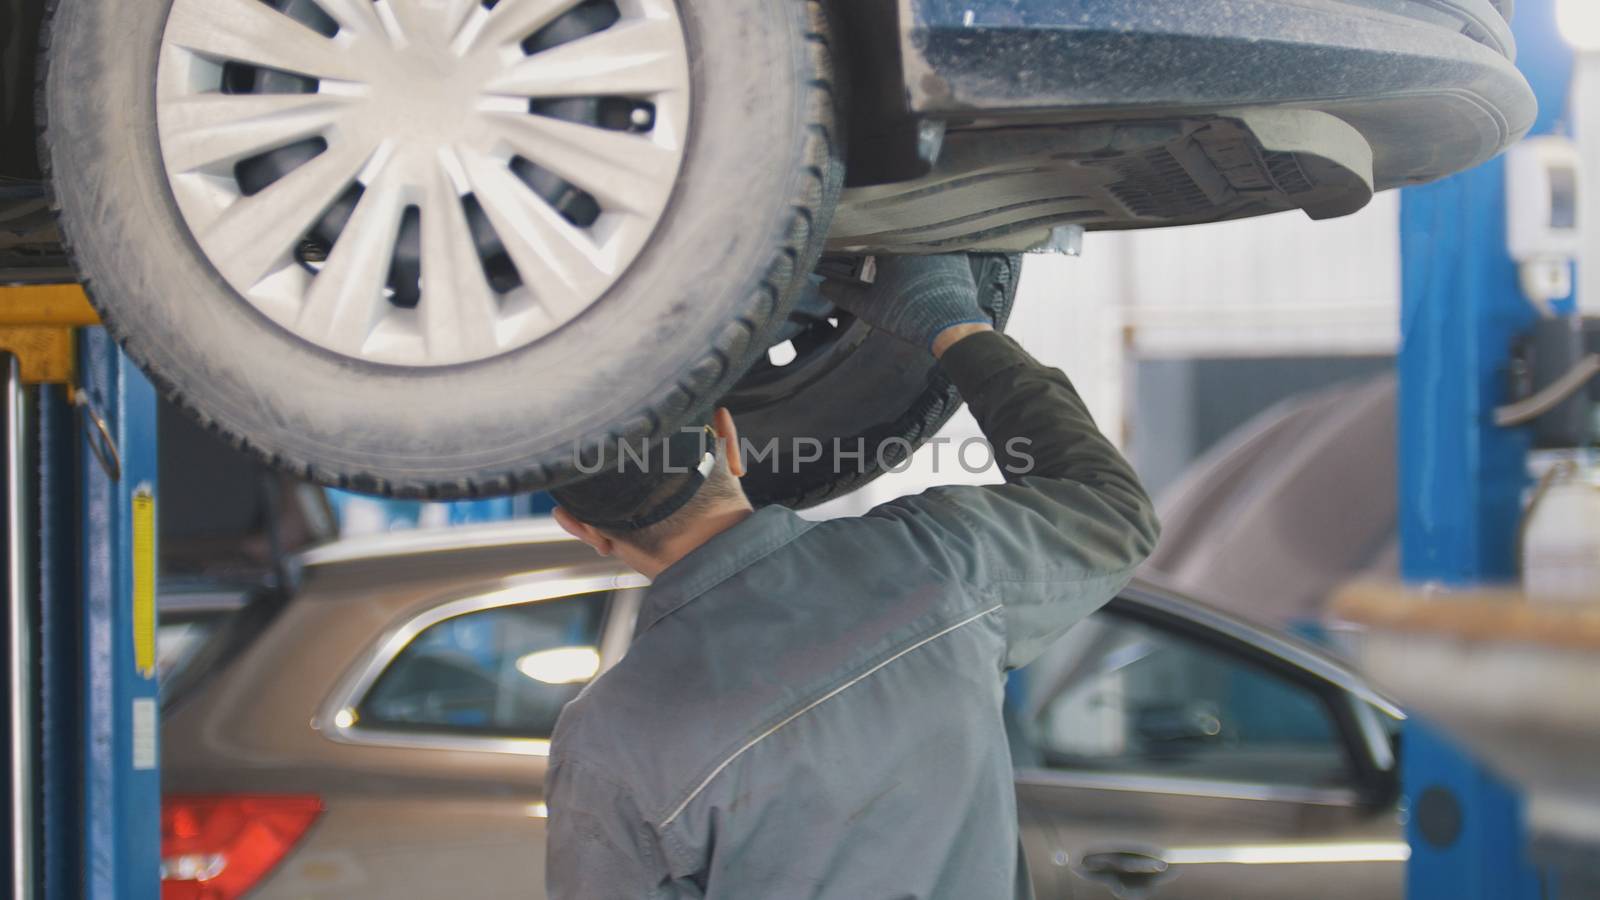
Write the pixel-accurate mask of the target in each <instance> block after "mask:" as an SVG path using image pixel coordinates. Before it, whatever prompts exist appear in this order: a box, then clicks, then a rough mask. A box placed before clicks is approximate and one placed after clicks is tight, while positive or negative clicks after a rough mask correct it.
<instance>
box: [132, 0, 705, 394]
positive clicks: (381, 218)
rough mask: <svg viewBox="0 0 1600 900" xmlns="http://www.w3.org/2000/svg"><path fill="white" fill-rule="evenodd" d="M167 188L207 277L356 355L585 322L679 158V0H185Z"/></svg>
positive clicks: (178, 30)
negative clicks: (212, 274) (209, 271)
mask: <svg viewBox="0 0 1600 900" xmlns="http://www.w3.org/2000/svg"><path fill="white" fill-rule="evenodd" d="M156 103H157V117H158V126H159V131H160V140H161V151H162V155H163V157H164V160H165V165H166V170H167V176H168V179H169V181H170V183H171V185H172V191H173V195H174V196H175V198H176V199H177V203H178V207H179V209H180V210H181V211H182V214H183V217H184V219H185V221H186V222H187V224H188V226H189V229H190V231H191V232H192V233H193V234H194V237H195V239H196V241H197V242H198V243H199V245H200V247H201V249H202V250H203V251H204V252H205V254H206V256H207V257H208V258H209V259H210V261H211V263H212V265H213V266H215V267H216V269H217V271H218V272H220V273H221V274H222V276H223V277H224V278H225V279H227V281H228V283H229V284H230V285H232V286H233V288H234V289H235V290H237V291H238V292H239V293H240V294H241V295H242V296H244V297H245V298H246V299H247V300H248V301H249V302H250V303H252V304H254V305H255V306H256V307H257V308H258V309H260V310H261V311H262V312H263V313H265V314H266V315H267V316H269V317H270V318H272V319H273V320H275V321H277V322H278V323H280V324H281V325H283V326H284V327H285V328H288V329H289V330H290V331H292V332H294V333H295V334H297V335H299V336H300V337H302V338H304V339H305V340H307V341H310V342H311V343H313V344H316V345H317V346H320V347H323V348H325V349H327V350H331V351H334V352H336V353H340V354H343V355H345V356H350V357H356V358H360V359H366V360H372V361H375V362H383V363H391V364H398V365H411V366H436V365H448V364H453V363H461V362H468V361H472V360H477V359H483V358H486V357H489V356H493V355H496V354H499V353H503V352H505V351H508V350H511V349H515V348H517V347H520V346H524V345H526V344H529V343H531V342H533V341H535V340H538V339H539V338H540V337H543V336H544V335H547V334H549V333H550V332H552V331H554V330H555V329H557V328H559V327H561V326H562V325H563V324H565V323H567V322H569V321H571V320H572V319H573V317H575V316H577V315H578V314H579V313H581V312H583V311H584V310H585V309H587V308H588V307H589V306H591V305H592V304H593V303H594V302H595V301H596V300H598V299H599V298H600V296H601V295H602V294H604V293H605V292H606V291H607V290H608V289H609V288H610V287H611V286H612V285H613V284H615V283H616V281H617V279H618V278H620V277H621V276H622V274H623V272H624V271H625V270H626V269H627V268H628V266H629V264H631V263H632V262H633V260H634V259H635V258H636V257H637V256H638V255H639V252H640V251H641V250H642V249H643V247H644V245H645V242H646V241H647V240H648V239H649V237H650V235H651V233H652V232H653V231H654V230H655V228H656V226H657V224H658V223H659V222H660V220H661V216H662V214H663V212H664V211H665V209H666V206H667V201H668V199H669V198H670V196H671V193H672V188H673V183H674V181H675V180H676V178H677V175H678V171H679V168H680V167H681V165H682V162H683V153H684V144H685V138H686V135H687V129H688V124H689V122H688V120H689V64H688V51H687V48H686V45H685V41H684V35H683V28H682V25H681V23H680V22H679V20H678V13H677V9H676V7H675V6H674V2H673V0H498V2H494V0H175V2H174V3H173V5H172V12H171V16H170V18H169V19H168V21H167V28H166V34H165V42H164V46H163V48H162V57H161V65H160V72H159V74H158V78H157V92H156Z"/></svg>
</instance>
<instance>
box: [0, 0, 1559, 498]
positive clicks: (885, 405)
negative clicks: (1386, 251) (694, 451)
mask: <svg viewBox="0 0 1600 900" xmlns="http://www.w3.org/2000/svg"><path fill="white" fill-rule="evenodd" d="M1510 12H1511V10H1510V3H1509V2H1508V0H1498V2H1495V0H1228V2H1220V0H1219V2H1210V3H1206V2H1195V0H960V2H957V0H378V2H377V3H366V2H361V0H160V2H159V3H157V4H156V7H155V10H154V14H150V13H148V12H143V11H141V12H139V13H138V14H135V12H134V11H132V10H131V9H130V8H128V7H123V6H118V5H115V4H104V3H101V2H97V0H53V2H49V3H47V2H46V0H4V2H3V3H0V49H3V51H4V52H3V58H0V101H3V106H0V125H3V126H4V129H3V132H0V134H3V137H0V280H3V281H5V282H8V283H11V284H20V283H29V282H32V283H59V282H68V281H74V280H76V281H79V282H81V283H83V284H84V285H85V286H86V291H87V293H88V295H89V299H90V301H91V302H92V303H93V304H95V306H96V307H97V308H98V309H99V311H100V313H101V315H102V317H103V319H104V320H105V321H106V322H107V323H108V325H109V326H110V327H111V329H112V331H113V332H114V333H115V335H116V337H117V338H118V339H119V340H120V341H121V343H122V346H123V347H124V349H125V350H126V351H127V352H128V353H129V355H130V356H131V357H132V358H133V359H134V360H135V362H137V363H138V364H139V365H140V366H141V367H142V368H143V369H144V370H145V372H146V373H147V374H149V375H150V376H151V377H152V379H153V380H154V381H155V382H156V383H157V385H158V386H159V387H160V388H161V390H162V391H163V392H164V393H165V394H166V395H167V396H168V397H169V398H170V399H172V400H174V401H175V402H177V403H178V404H179V405H180V406H181V407H183V408H185V409H187V410H189V411H190V412H191V413H193V414H194V415H195V416H196V418H197V419H198V420H200V421H201V422H202V423H204V424H206V425H207V426H208V427H211V428H213V429H215V430H217V431H218V432H220V433H222V434H224V435H225V436H227V437H228V438H229V439H230V440H232V441H233V442H234V443H235V445H236V446H239V447H241V448H245V449H248V450H252V451H254V452H255V453H256V454H257V455H258V456H259V457H261V458H263V459H265V460H268V461H270V462H272V463H273V464H275V465H278V466H281V467H282V468H284V469H287V470H289V471H291V472H293V473H295V474H298V475H300V476H302V477H306V478H309V479H312V480H315V481H319V482H322V483H325V484H332V485H339V486H343V487H350V488H355V489H358V490H365V491H371V492H375V493H383V494H391V495H398V496H408V497H431V498H441V499H443V498H453V497H470V496H483V495H493V494H505V493H514V492H521V491H531V490H539V489H543V488H548V487H551V486H554V485H559V484H561V483H564V482H566V481H569V480H571V479H573V478H576V477H578V470H579V467H578V465H577V462H576V461H577V459H578V457H579V456H580V455H585V454H587V455H593V454H594V453H598V452H600V451H601V449H602V448H603V447H604V446H605V445H606V444H607V442H608V441H610V440H611V439H612V438H615V437H630V438H631V437H659V436H662V435H664V434H666V433H668V432H670V431H671V430H672V429H674V428H676V427H678V426H680V425H682V424H684V423H685V422H687V421H689V420H690V419H691V418H695V417H697V416H701V415H703V414H705V413H706V412H707V411H709V409H710V408H711V407H713V406H715V405H719V404H725V405H729V406H731V407H734V408H736V409H739V410H743V411H744V412H746V413H747V414H750V415H752V416H753V415H754V412H753V411H754V410H760V411H761V415H762V416H764V417H765V419H764V421H763V423H762V425H763V428H766V429H768V431H767V432H765V433H767V434H768V435H769V436H773V437H793V438H804V439H808V440H820V441H833V440H839V441H854V440H857V439H864V438H867V437H876V438H878V439H882V438H884V437H895V438H897V439H903V440H905V441H906V442H907V445H908V446H910V447H915V446H918V445H920V444H921V443H922V442H923V441H925V440H927V439H928V438H929V437H930V436H931V435H932V434H933V433H934V432H935V431H937V429H938V428H939V427H941V426H942V425H943V423H944V422H945V421H947V420H948V419H949V417H950V416H951V415H952V414H953V413H954V411H955V409H956V407H957V406H958V404H959V398H956V397H954V396H952V395H951V394H950V391H949V388H948V385H947V384H946V383H944V382H943V381H941V380H940V379H939V378H938V375H937V372H936V371H935V367H934V363H933V361H932V360H931V359H928V358H926V355H925V354H922V355H918V354H910V355H907V354H906V353H905V352H904V350H905V348H903V347H898V346H896V345H895V344H894V342H893V340H892V339H891V338H889V337H886V336H885V335H882V334H878V333H876V332H874V331H873V330H872V329H869V328H866V327H865V326H862V325H861V323H859V322H857V321H856V320H855V319H854V318H853V317H852V316H849V315H845V314H843V313H841V311H840V310H838V309H836V308H834V307H833V305H832V304H831V303H830V302H829V301H828V300H827V298H826V291H824V290H822V289H823V287H824V286H825V283H826V282H827V281H829V280H837V279H840V278H845V279H855V280H861V279H865V280H866V281H870V273H871V272H873V271H876V270H877V267H876V265H875V263H874V262H873V258H875V257H891V256H910V257H928V256H941V255H948V254H966V255H968V256H969V257H970V259H969V262H970V263H971V266H970V269H971V271H972V272H973V276H974V280H973V282H972V283H971V284H970V285H968V284H960V285H954V286H953V289H958V290H976V291H978V292H979V293H980V294H981V295H982V296H981V298H980V305H982V306H983V308H984V309H985V310H986V311H987V312H988V313H989V314H990V315H991V316H992V317H993V318H994V320H995V322H996V324H997V325H1003V324H1004V321H1005V318H1006V316H1007V314H1008V313H1009V310H1010V305H1011V302H1012V299H1013V298H1014V297H1015V294H1016V284H1017V273H1018V271H1019V265H1020V264H1019V263H1018V261H1017V260H1016V259H1015V258H1014V255H1015V254H1020V253H1022V252H1025V251H1029V250H1034V249H1065V250H1070V249H1071V247H1072V246H1073V245H1074V243H1075V242H1076V241H1077V240H1078V239H1079V237H1080V236H1081V233H1082V232H1083V231H1103V230H1125V229H1141V228H1159V227H1170V226H1179V225H1191V224H1199V223H1206V222H1219V221H1224V220H1230V219H1240V218H1246V217H1251V216H1261V215H1266V214H1271V213H1278V212H1285V211H1291V210H1299V211H1301V212H1303V213H1305V214H1306V215H1308V216H1310V217H1312V218H1314V219H1326V218H1333V217H1337V216H1343V215H1348V214H1350V213H1353V212H1355V211H1357V210H1359V209H1361V208H1362V207H1364V206H1365V205H1366V204H1367V203H1368V202H1369V201H1370V200H1371V198H1372V196H1373V194H1374V193H1375V192H1377V191H1382V190H1387V189H1390V188H1396V187H1402V186H1405V185H1412V184H1421V183H1425V182H1430V181H1434V180H1437V179H1439V178H1443V177H1445V176H1448V175H1450V174H1453V173H1455V172H1458V171H1462V170H1464V169H1467V168H1470V167H1472V166H1475V165H1478V164H1479V163H1482V162H1484V161H1486V160H1488V159H1490V158H1492V157H1493V156H1494V155H1496V154H1497V153H1499V152H1501V151H1503V150H1504V149H1505V148H1506V147H1508V146H1509V145H1510V144H1511V143H1513V142H1514V141H1516V140H1518V139H1519V138H1520V137H1521V136H1522V135H1523V134H1524V133H1525V132H1526V131H1527V130H1528V129H1529V128H1530V127H1531V125H1532V122H1533V120H1534V116H1535V112H1536V103H1535V100H1534V97H1533V94H1532V91H1531V89H1530V88H1529V86H1528V84H1527V82H1526V81H1525V80H1524V79H1523V77H1522V75H1521V74H1520V73H1519V72H1518V71H1517V69H1516V67H1515V65H1514V61H1513V60H1514V55H1515V46H1514V41H1513V39H1512V35H1511V31H1510V26H1509V24H1508V18H1507V17H1508V16H1509V14H1510ZM40 41H43V43H40ZM36 47H48V48H49V49H48V52H45V53H42V54H41V53H40V52H39V51H38V50H36V49H35V48H36ZM36 73H42V75H39V74H36ZM756 73H759V74H760V76H761V77H752V76H753V75H754V74H756ZM36 107H37V108H36ZM733 198H738V199H737V200H734V199H733ZM824 255H826V256H824ZM917 262H918V263H919V264H923V265H925V266H928V267H936V266H937V265H938V262H937V261H936V260H921V259H919V260H918V261H917ZM889 268H894V267H889ZM950 271H957V270H956V269H951V270H950ZM906 278H907V279H908V280H907V281H906V283H907V284H911V283H915V280H914V279H913V278H911V276H909V275H908V276H906ZM963 281H964V278H963ZM893 288H894V285H888V286H883V285H878V286H876V289H878V290H880V291H882V292H884V293H888V292H890V291H891V290H892V289H893ZM201 311H203V312H204V315H197V313H199V312H201ZM785 344H788V345H790V348H791V350H792V351H793V352H791V353H790V354H789V355H788V357H787V361H783V362H771V361H770V360H769V352H770V351H772V350H776V349H780V348H781V347H782V345H785ZM575 373H582V374H581V376H580V375H578V374H575ZM333 384H339V385H340V386H341V388H342V389H341V390H339V391H330V390H328V388H329V387H330V386H331V385H333ZM522 384H540V385H549V386H550V388H549V389H546V390H539V391H515V390H508V386H512V385H522ZM846 388H848V390H846ZM841 391H844V393H841ZM462 398H471V399H470V400H469V401H466V402H463V400H462ZM843 398H847V399H843ZM813 468H814V469H815V471H810V472H805V473H801V472H799V471H796V472H795V473H792V477H789V478H786V479H783V480H782V483H779V484H774V485H772V486H771V491H770V493H763V494H762V496H760V497H759V498H758V499H759V500H761V501H762V502H774V503H787V504H792V505H805V504H808V503H814V502H820V500H822V499H824V498H826V497H828V496H832V495H834V494H837V493H839V492H841V491H845V490H850V489H853V488H854V487H855V486H859V485H860V484H862V483H865V481H867V480H870V479H871V478H872V477H875V476H876V475H877V474H878V472H879V470H878V469H874V470H873V471H872V472H870V473H866V474H865V476H864V477H862V478H852V479H845V478H841V477H839V475H838V473H836V472H833V471H831V470H829V469H828V468H827V467H826V466H820V465H818V466H813Z"/></svg>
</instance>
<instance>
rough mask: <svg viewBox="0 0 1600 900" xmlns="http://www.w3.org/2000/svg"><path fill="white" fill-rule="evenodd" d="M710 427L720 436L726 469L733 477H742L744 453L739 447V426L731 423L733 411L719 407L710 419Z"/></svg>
mask: <svg viewBox="0 0 1600 900" xmlns="http://www.w3.org/2000/svg"><path fill="white" fill-rule="evenodd" d="M711 427H712V428H713V429H714V430H715V431H716V432H717V436H718V437H720V438H722V450H723V456H725V457H727V460H728V471H729V472H732V473H733V477H735V478H743V477H744V473H745V467H744V454H743V453H742V452H740V447H739V428H738V426H736V425H734V424H733V413H731V412H728V408H727V407H726V406H723V407H719V408H718V409H717V414H716V415H715V416H714V417H712V419H711Z"/></svg>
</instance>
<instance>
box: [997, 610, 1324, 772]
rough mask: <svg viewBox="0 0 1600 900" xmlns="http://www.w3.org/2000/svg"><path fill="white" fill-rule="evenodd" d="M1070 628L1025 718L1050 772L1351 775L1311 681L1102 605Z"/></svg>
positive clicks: (1037, 686)
mask: <svg viewBox="0 0 1600 900" xmlns="http://www.w3.org/2000/svg"><path fill="white" fill-rule="evenodd" d="M1080 632H1081V633H1079V634H1076V635H1074V636H1073V637H1074V638H1075V640H1074V641H1073V642H1072V643H1073V646H1072V648H1071V651H1072V652H1071V653H1070V654H1069V658H1068V659H1067V660H1066V661H1065V662H1059V661H1058V665H1057V666H1056V668H1055V669H1054V671H1053V673H1051V675H1050V677H1049V678H1048V681H1047V683H1045V684H1033V685H1030V688H1031V689H1032V690H1035V691H1045V692H1046V693H1044V694H1041V695H1040V696H1041V697H1043V698H1044V702H1042V703H1039V704H1037V705H1036V707H1035V712H1034V715H1033V717H1032V718H1031V720H1030V721H1028V722H1027V723H1026V725H1025V729H1024V730H1025V731H1026V737H1025V739H1026V740H1028V741H1029V742H1030V743H1031V744H1032V748H1031V749H1032V750H1033V751H1034V755H1035V759H1034V760H1033V764H1035V765H1041V766H1043V767H1045V768H1050V769H1061V770H1077V771H1098V772H1111V773H1125V774H1139V775H1165V776H1174V777H1187V778H1204V779H1214V780H1226V781H1242V782H1253V783H1268V784H1288V785H1299V786H1334V785H1339V784H1344V783H1347V782H1348V780H1349V774H1348V762H1347V759H1346V755H1345V752H1344V748H1343V745H1342V743H1341V741H1340V738H1339V733H1340V732H1339V729H1338V727H1337V725H1336V723H1335V721H1334V719H1333V715H1332V712H1331V711H1330V710H1329V708H1328V705H1327V704H1326V703H1325V702H1324V701H1323V699H1322V698H1321V697H1320V696H1319V695H1318V694H1317V693H1316V692H1315V691H1313V690H1312V689H1310V688H1309V687H1306V686H1304V685H1302V684H1300V683H1298V682H1295V681H1292V680H1290V679H1288V678H1286V677H1284V676H1283V675H1282V674H1281V673H1278V672H1275V671H1273V670H1272V669H1269V668H1267V667H1266V666H1263V665H1259V664H1257V663H1255V662H1254V661H1252V660H1249V659H1247V658H1245V657H1242V656H1235V655H1233V654H1231V653H1227V652H1225V651H1224V650H1221V649H1219V648H1217V647H1213V646H1210V645H1208V644H1206V643H1203V642H1201V641H1198V640H1195V639H1193V638H1191V637H1188V636H1185V635H1182V634H1180V633H1176V632H1168V631H1165V630H1162V629H1158V628H1155V627H1153V626H1150V625H1146V624H1143V623H1140V622H1135V621H1132V620H1127V619H1119V618H1115V617H1113V616H1110V615H1106V614H1100V615H1097V616H1095V617H1093V618H1092V619H1091V620H1090V621H1089V622H1087V623H1085V625H1084V626H1083V628H1082V629H1080Z"/></svg>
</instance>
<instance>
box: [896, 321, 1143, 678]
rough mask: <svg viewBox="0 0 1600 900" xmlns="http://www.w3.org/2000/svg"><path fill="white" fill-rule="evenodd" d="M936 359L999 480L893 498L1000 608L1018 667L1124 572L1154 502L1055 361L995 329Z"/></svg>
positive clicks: (1134, 562)
mask: <svg viewBox="0 0 1600 900" xmlns="http://www.w3.org/2000/svg"><path fill="white" fill-rule="evenodd" d="M941 363H942V366H943V368H944V371H945V372H946V373H947V374H948V375H949V376H950V379H951V380H952V381H954V382H955V384H956V386H957V387H958V388H959V389H960V390H961V394H962V396H963V397H964V398H965V399H966V400H967V402H968V404H969V405H970V406H971V408H972V412H973V415H974V416H975V417H976V418H977V420H978V425H979V426H980V427H981V428H982V429H983V433H984V436H985V437H986V438H987V439H988V441H989V443H990V444H991V445H992V446H993V448H994V451H995V457H996V460H997V462H998V464H999V465H1000V466H1001V469H1002V471H1004V472H1005V478H1006V483H1005V484H1003V485H994V486H988V487H952V488H939V489H935V490H933V491H929V492H928V493H926V494H924V495H922V496H921V497H917V498H911V499H909V500H905V501H899V502H898V505H900V506H901V507H902V508H903V509H904V511H906V512H911V513H913V514H914V517H913V518H911V519H910V520H909V521H911V522H912V523H913V527H919V528H925V529H931V530H933V531H934V532H936V533H935V534H933V535H931V536H932V537H934V538H936V542H937V545H938V546H940V547H941V548H942V554H943V559H942V560H941V562H942V563H943V564H946V565H955V566H957V567H958V568H959V569H960V570H961V572H960V574H961V575H962V577H964V578H967V579H969V580H970V581H971V582H972V583H973V585H974V588H975V590H976V591H977V592H978V593H979V594H980V595H981V596H982V597H983V598H984V599H985V600H989V599H993V600H995V601H997V602H998V603H999V604H1001V605H1003V606H1004V610H1005V611H1004V615H1005V620H1006V630H1007V644H1008V654H1007V660H1006V662H1007V664H1008V665H1009V666H1011V667H1017V666H1022V665H1026V664H1027V663H1028V662H1029V661H1031V660H1032V659H1033V658H1034V657H1036V656H1037V655H1038V654H1039V653H1040V652H1042V651H1043V650H1044V648H1045V647H1046V646H1048V645H1049V644H1050V642H1052V641H1054V640H1055V639H1056V638H1058V637H1059V636H1060V635H1061V634H1062V633H1063V632H1065V631H1066V630H1067V629H1068V628H1070V627H1072V626H1073V625H1075V624H1077V623H1078V622H1079V621H1081V620H1082V619H1083V618H1084V617H1085V616H1087V615H1089V614H1090V613H1091V612H1093V611H1094V610H1096V609H1098V608H1099V607H1100V606H1102V605H1104V604H1105V603H1106V602H1108V601H1109V600H1110V599H1111V598H1112V597H1114V596H1115V595H1116V593H1117V592H1118V591H1120V590H1121V589H1122V588H1123V587H1124V586H1125V585H1126V584H1127V583H1128V581H1129V580H1130V579H1131V578H1132V577H1133V571H1134V569H1135V568H1136V567H1137V566H1138V565H1139V564H1140V563H1141V562H1143V561H1144V559H1145V558H1146V557H1147V556H1149V554H1150V552H1151V551H1152V550H1153V549H1154V548H1155V542H1156V538H1157V535H1158V532H1159V526H1158V525H1157V523H1156V516H1155V510H1154V508H1153V506H1152V504H1151V502H1150V498H1149V497H1148V496H1147V495H1146V494H1145V491H1144V488H1143V486H1141V485H1140V483H1139V479H1138V476H1137V475H1135V474H1134V472H1133V469H1132V467H1131V466H1129V465H1128V463H1127V461H1126V460H1124V459H1123V458H1122V455H1121V454H1120V453H1118V452H1117V449H1116V447H1114V446H1112V444H1111V442H1110V441H1109V440H1107V439H1106V438H1105V436H1104V435H1102V434H1101V433H1100V430H1099V428H1097V427H1096V426H1095V423H1094V419H1093V418H1092V417H1091V416H1090V415H1089V411H1088V409H1087V408H1086V407H1085V406H1084V404H1083V401H1082V399H1080V398H1079V397H1078V392H1077V391H1076V390H1074V389H1073V387H1072V383H1071V382H1070V381H1069V380H1068V379H1067V376H1066V375H1064V374H1063V373H1061V372H1060V371H1059V370H1056V369H1052V368H1050V367H1048V366H1045V365H1042V364H1040V363H1039V362H1038V361H1037V360H1035V359H1033V357H1031V356H1029V355H1028V354H1027V353H1026V352H1025V351H1024V350H1023V349H1022V348H1021V347H1019V346H1017V344H1016V342H1015V341H1013V340H1011V339H1010V338H1008V337H1006V336H1004V335H1001V334H998V333H983V334H977V335H973V336H972V337H969V338H966V339H965V340H963V341H961V342H960V343H958V344H956V345H955V346H954V347H952V348H950V350H949V351H947V352H946V353H945V355H944V358H943V360H942V361H941Z"/></svg>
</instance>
